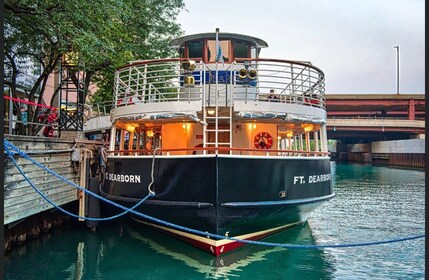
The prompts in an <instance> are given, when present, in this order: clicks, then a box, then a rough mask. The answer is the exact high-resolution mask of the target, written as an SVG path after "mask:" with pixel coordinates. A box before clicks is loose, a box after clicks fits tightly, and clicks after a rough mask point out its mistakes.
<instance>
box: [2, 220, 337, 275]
mask: <svg viewBox="0 0 429 280" xmlns="http://www.w3.org/2000/svg"><path fill="white" fill-rule="evenodd" d="M265 240H266V241H268V242H279V243H295V244H314V242H315V241H314V238H313V236H312V233H311V229H310V227H309V226H308V225H307V224H305V225H303V226H299V227H296V228H292V229H289V230H287V231H285V232H282V233H279V234H277V235H275V236H272V237H270V238H267V239H265ZM19 250H21V251H25V259H24V260H23V259H22V258H21V260H18V259H19V258H20V255H19V254H15V253H16V252H14V253H12V254H10V255H9V256H7V258H6V264H5V268H6V271H7V273H6V279H73V280H76V279H78V280H82V279H100V280H101V279H171V278H172V277H174V278H175V280H177V279H201V278H206V279H231V278H235V277H238V276H239V277H245V278H246V279H279V278H285V277H287V278H290V277H291V278H300V279H303V277H304V276H305V275H308V276H309V277H310V276H311V279H330V278H331V273H332V271H333V268H332V267H331V265H330V264H329V263H328V262H326V260H325V255H324V252H323V251H321V250H303V249H284V248H279V247H266V246H256V245H248V246H245V247H243V248H240V249H238V250H236V251H233V252H231V253H229V254H226V255H224V256H221V257H217V258H216V257H214V256H211V255H209V254H207V253H206V252H203V251H201V250H199V249H196V248H194V247H192V246H190V245H188V244H185V243H183V242H181V241H179V240H176V239H174V238H173V237H170V236H167V235H164V234H162V233H159V232H158V231H155V230H153V229H151V228H149V227H142V226H141V225H135V224H133V223H129V222H127V223H118V224H112V226H111V227H107V228H106V227H101V228H99V229H98V230H97V233H93V232H90V231H88V230H82V229H76V230H71V229H69V230H67V232H65V231H63V230H61V231H59V232H57V233H54V234H51V235H49V236H43V237H42V238H40V239H39V240H38V241H34V242H29V243H27V244H26V245H23V246H22V247H20V249H19ZM304 278H305V277H304Z"/></svg>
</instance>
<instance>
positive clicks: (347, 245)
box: [4, 139, 425, 249]
mask: <svg viewBox="0 0 429 280" xmlns="http://www.w3.org/2000/svg"><path fill="white" fill-rule="evenodd" d="M4 147H5V149H6V151H7V155H8V156H9V158H11V159H12V161H13V163H14V164H15V166H16V167H17V168H18V170H19V171H20V172H21V174H22V175H23V176H24V178H25V179H26V180H27V182H29V183H30V185H31V186H32V187H33V189H35V190H36V192H37V193H38V194H40V195H41V196H42V197H43V198H44V199H45V200H46V201H48V202H49V203H50V204H51V205H53V206H54V207H55V208H57V209H59V210H61V211H62V212H64V213H66V214H68V215H70V216H72V217H76V218H82V219H87V220H93V221H105V220H111V219H114V218H117V217H119V216H122V215H125V214H126V213H132V214H134V215H137V216H140V217H142V218H145V219H147V220H150V221H153V222H157V223H159V224H163V225H166V226H169V227H172V228H175V229H178V230H181V231H186V232H190V233H194V234H196V235H199V236H208V237H211V238H218V239H228V240H232V241H237V242H241V243H246V244H252V245H261V246H270V247H282V248H296V249H320V248H350V247H364V246H372V245H381V244H388V243H395V242H402V241H407V240H413V239H419V238H424V237H425V234H420V235H414V236H408V237H403V238H394V239H388V240H382V241H373V242H362V243H345V244H319V245H312V244H309V245H306V244H284V243H271V242H263V241H255V240H243V239H239V238H235V237H227V236H223V235H218V234H213V233H207V232H203V231H200V230H196V229H191V228H188V227H184V226H181V225H177V224H173V223H170V222H167V221H164V220H161V219H158V218H155V217H151V216H148V215H146V214H143V213H140V212H137V211H135V210H134V209H135V208H136V207H138V206H139V205H141V204H142V203H143V202H144V201H146V200H147V199H148V198H149V197H151V196H154V195H153V194H151V193H149V194H148V196H146V197H145V198H143V199H142V200H141V201H139V202H138V203H137V204H136V205H134V206H133V207H131V208H127V207H125V206H123V205H120V204H118V203H116V202H114V201H110V200H108V199H106V198H104V197H102V196H100V195H98V194H96V193H93V192H91V191H89V190H87V189H85V188H83V187H81V186H79V185H77V184H75V183H73V182H71V181H69V180H67V179H66V178H64V177H63V176H61V175H59V174H57V173H55V172H53V171H52V170H50V169H48V168H47V167H45V166H44V165H42V164H40V163H38V162H36V161H35V160H33V159H32V158H30V157H29V156H28V155H27V154H25V153H24V152H22V151H21V150H19V149H18V148H17V147H15V146H14V145H13V144H11V143H10V142H9V141H7V140H6V139H4ZM10 149H12V150H15V151H16V153H17V154H19V155H21V156H22V157H23V158H25V159H27V160H29V161H31V162H33V163H34V164H36V165H37V166H39V167H40V168H42V169H44V170H46V171H47V172H48V173H50V174H52V175H53V176H55V177H57V178H59V179H61V180H63V181H64V182H66V183H68V184H70V185H72V186H74V187H75V188H77V189H79V190H81V191H83V192H85V193H87V194H89V195H91V196H93V197H96V198H98V199H100V200H102V201H104V202H107V203H110V204H111V205H113V206H115V207H118V208H120V209H122V210H124V212H122V213H120V214H118V215H115V216H112V217H108V218H89V217H81V216H78V215H75V214H73V213H70V212H68V211H66V210H64V209H62V208H61V207H59V206H58V205H56V204H55V203H54V202H52V201H51V200H49V198H47V197H46V196H45V195H44V194H43V193H42V192H40V190H38V189H37V187H36V186H34V184H32V183H31V181H30V180H29V179H28V177H27V176H26V175H25V174H24V172H23V171H22V169H21V168H20V167H19V166H18V164H17V162H16V161H15V159H14V158H13V155H14V153H13V152H12V151H11V150H10Z"/></svg>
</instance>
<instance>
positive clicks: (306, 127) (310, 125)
mask: <svg viewBox="0 0 429 280" xmlns="http://www.w3.org/2000/svg"><path fill="white" fill-rule="evenodd" d="M313 128H314V126H313V125H312V124H305V125H304V131H305V132H310V131H312V130H313Z"/></svg>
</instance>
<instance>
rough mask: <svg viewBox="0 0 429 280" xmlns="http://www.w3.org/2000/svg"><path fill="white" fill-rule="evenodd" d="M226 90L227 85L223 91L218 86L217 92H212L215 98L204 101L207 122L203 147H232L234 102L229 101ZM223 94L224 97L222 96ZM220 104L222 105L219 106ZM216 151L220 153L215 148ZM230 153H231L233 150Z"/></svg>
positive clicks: (204, 115) (205, 120) (204, 117)
mask: <svg viewBox="0 0 429 280" xmlns="http://www.w3.org/2000/svg"><path fill="white" fill-rule="evenodd" d="M209 87H210V91H209V92H210V93H211V92H212V91H213V90H212V88H211V85H209ZM225 90H226V86H225V88H224V90H223V92H222V91H221V90H219V88H216V89H215V90H214V92H215V94H214V95H213V94H210V96H211V97H212V99H214V100H210V101H209V102H206V100H204V101H203V119H204V122H205V123H206V124H207V125H204V127H203V147H207V148H210V147H214V148H217V147H226V148H231V147H232V146H231V144H232V104H231V102H227V100H226V97H224V96H226V95H225ZM221 94H222V97H224V98H220V95H221ZM213 97H214V98H213ZM222 99H225V100H222ZM222 101H224V102H222ZM220 104H222V106H219V105H220ZM225 105H229V106H225ZM204 153H206V151H204ZM215 153H216V154H218V153H219V151H218V150H217V149H215ZM228 153H229V154H231V151H229V152H228Z"/></svg>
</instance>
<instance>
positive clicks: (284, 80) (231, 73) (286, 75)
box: [114, 58, 325, 109]
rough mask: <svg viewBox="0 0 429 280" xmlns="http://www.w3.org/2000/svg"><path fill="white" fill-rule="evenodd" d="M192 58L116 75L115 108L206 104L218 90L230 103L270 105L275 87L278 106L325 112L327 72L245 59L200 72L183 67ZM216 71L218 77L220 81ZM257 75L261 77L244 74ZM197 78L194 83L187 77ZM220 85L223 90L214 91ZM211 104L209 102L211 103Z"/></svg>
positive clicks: (144, 64)
mask: <svg viewBox="0 0 429 280" xmlns="http://www.w3.org/2000/svg"><path fill="white" fill-rule="evenodd" d="M186 60H187V59H179V58H175V59H160V60H147V61H138V62H134V63H132V64H130V65H127V66H124V67H122V68H120V69H118V70H117V71H116V73H115V88H114V106H115V107H118V106H128V105H132V104H136V103H158V102H172V101H187V102H190V101H200V100H202V99H203V98H206V100H205V101H206V102H207V100H208V99H209V98H210V96H211V95H213V92H214V91H216V90H217V91H218V93H222V91H223V93H224V95H225V96H226V97H224V98H226V101H227V102H226V103H225V104H233V102H229V101H231V100H245V101H249V100H250V101H267V97H268V95H269V92H270V90H271V89H274V91H275V96H276V98H274V99H272V100H270V101H273V102H282V103H296V104H303V105H308V106H315V107H319V108H323V109H324V108H325V77H324V73H323V72H322V71H321V70H320V69H318V68H317V67H315V66H313V65H311V63H308V62H300V61H290V60H277V59H246V60H240V61H234V62H232V63H230V64H226V63H225V64H223V63H218V64H217V65H216V67H214V64H210V65H207V64H204V63H203V62H197V63H196V64H195V66H196V67H195V69H194V70H193V71H189V70H186V69H184V68H183V65H182V64H183V62H184V61H186ZM216 69H217V70H218V71H217V78H216ZM243 69H244V70H245V71H248V72H250V71H254V72H253V74H255V73H256V76H254V77H252V76H246V75H243V73H245V72H241V71H240V70H243ZM187 76H188V77H189V76H192V77H193V80H194V82H193V84H186V82H185V77H187ZM216 85H218V88H216V89H215V88H214V87H215V86H216ZM208 103H210V101H208Z"/></svg>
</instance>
